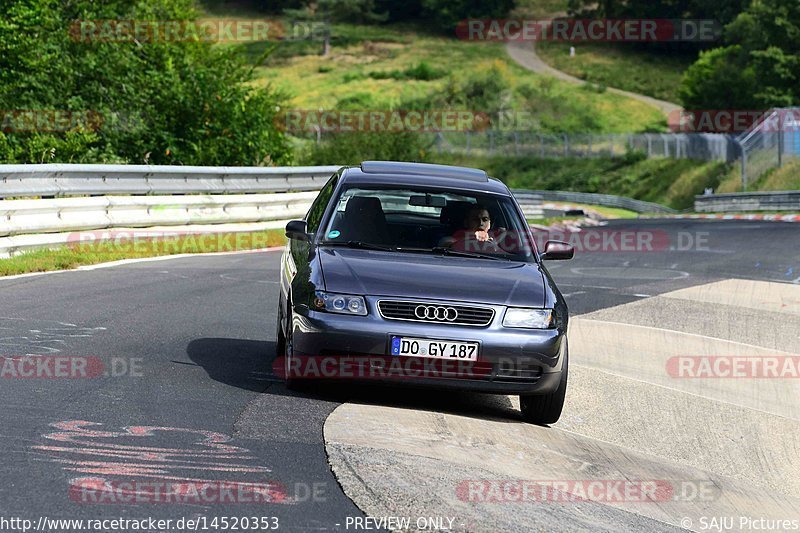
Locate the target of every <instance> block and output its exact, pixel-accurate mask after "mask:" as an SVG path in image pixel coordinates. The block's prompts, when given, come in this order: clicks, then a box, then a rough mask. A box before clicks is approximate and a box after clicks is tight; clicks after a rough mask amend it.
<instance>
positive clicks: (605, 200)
mask: <svg viewBox="0 0 800 533" xmlns="http://www.w3.org/2000/svg"><path fill="white" fill-rule="evenodd" d="M512 192H513V193H514V196H516V197H517V199H518V201H520V202H521V200H519V199H520V198H524V197H525V196H526V195H535V196H538V197H539V198H541V199H542V200H544V201H546V202H572V203H576V204H589V205H602V206H606V207H619V208H622V209H627V210H629V211H633V212H635V213H677V212H678V211H676V210H675V209H672V208H669V207H666V206H664V205H661V204H654V203H652V202H643V201H641V200H634V199H632V198H624V197H622V196H614V195H612V194H597V193H586V192H569V191H528V190H520V189H515V190H514V191H512Z"/></svg>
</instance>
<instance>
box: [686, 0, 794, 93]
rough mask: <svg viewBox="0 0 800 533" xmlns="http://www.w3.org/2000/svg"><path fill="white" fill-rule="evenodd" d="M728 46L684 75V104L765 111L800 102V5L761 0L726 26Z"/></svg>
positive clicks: (790, 0) (788, 0)
mask: <svg viewBox="0 0 800 533" xmlns="http://www.w3.org/2000/svg"><path fill="white" fill-rule="evenodd" d="M725 40H726V43H727V46H725V47H723V48H720V49H717V50H713V51H711V52H708V53H706V54H703V55H702V56H701V57H700V59H699V60H698V61H697V62H696V63H695V64H694V65H692V66H691V67H690V68H689V70H688V71H687V72H686V75H685V76H684V79H683V82H682V85H681V100H682V102H683V104H684V106H686V107H694V108H704V107H708V108H720V107H722V106H723V103H724V105H726V106H730V107H733V108H740V109H750V108H754V109H763V108H768V107H773V106H789V105H797V104H798V103H800V3H798V2H797V0H759V1H757V2H754V3H753V4H752V5H751V6H750V7H749V8H748V9H747V10H746V11H744V12H743V13H740V14H739V15H738V16H737V17H736V19H735V20H734V21H733V22H731V23H730V24H729V25H728V26H727V27H726V29H725Z"/></svg>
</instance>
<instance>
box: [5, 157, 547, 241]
mask: <svg viewBox="0 0 800 533" xmlns="http://www.w3.org/2000/svg"><path fill="white" fill-rule="evenodd" d="M338 168H339V166H318V167H272V168H270V167H265V168H261V167H256V168H233V167H177V166H158V167H156V166H137V165H0V198H4V199H0V256H6V255H9V253H16V252H19V251H25V250H31V249H36V248H49V247H54V246H59V245H63V244H66V243H68V242H72V241H74V240H83V239H84V237H91V238H94V237H97V236H96V235H95V236H94V237H93V236H91V235H90V236H86V235H79V233H80V232H91V231H94V230H107V229H119V228H153V227H166V228H172V229H174V230H175V231H186V232H189V231H194V230H195V228H200V227H202V228H203V229H202V231H203V232H225V231H244V230H243V229H242V225H246V224H261V225H265V224H266V225H269V226H270V227H279V226H280V225H281V224H282V223H285V222H286V221H287V220H290V219H292V218H300V217H302V216H303V215H304V214H305V213H306V211H307V210H308V207H309V206H310V204H311V202H312V200H313V199H314V197H315V196H316V191H317V190H319V188H320V187H321V186H322V185H323V184H324V183H325V182H326V181H327V180H328V178H329V177H330V176H331V175H332V174H333V173H334V172H335V171H336V170H337V169H338ZM245 193H249V194H245ZM8 198H24V199H8ZM520 204H521V207H522V208H523V212H524V213H525V214H526V216H528V217H534V218H535V217H541V216H542V209H541V201H540V200H538V199H537V197H532V196H526V197H525V198H524V199H523V200H522V201H520ZM97 238H101V237H97Z"/></svg>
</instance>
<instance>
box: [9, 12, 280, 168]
mask: <svg viewBox="0 0 800 533" xmlns="http://www.w3.org/2000/svg"><path fill="white" fill-rule="evenodd" d="M0 13H3V17H2V18H0V109H2V110H71V111H76V112H83V111H92V112H93V113H96V114H97V116H99V117H100V121H99V124H93V125H92V126H98V127H97V128H95V127H88V128H85V129H83V130H81V128H76V129H75V130H74V131H71V132H67V133H64V132H52V133H48V132H44V131H39V132H21V131H14V130H15V128H14V126H13V124H8V123H6V124H5V127H6V132H5V133H4V134H3V133H0V161H2V162H8V163H12V162H13V163H40V162H128V163H154V164H197V165H260V164H270V163H276V164H283V163H288V162H290V161H291V152H290V149H289V146H288V144H287V142H286V139H285V137H284V136H283V134H282V133H281V132H279V131H278V130H277V129H276V128H275V126H274V123H273V117H274V115H275V113H276V109H277V106H278V105H279V104H280V102H281V98H280V96H279V95H277V94H276V93H275V92H273V91H272V90H270V89H268V88H267V89H261V90H258V91H254V90H252V89H251V88H250V87H248V86H247V85H246V84H245V82H246V81H247V80H248V79H249V74H250V70H249V69H250V67H247V66H246V65H245V64H244V63H243V62H242V61H241V60H240V59H239V58H238V56H236V55H234V53H233V52H230V51H225V50H223V49H221V48H219V47H214V46H212V45H211V44H210V43H204V42H198V41H193V42H163V41H162V42H157V41H151V42H113V41H112V42H101V41H98V40H93V41H89V42H79V41H78V40H76V39H75V38H74V37H73V36H71V34H70V30H71V24H72V21H81V20H108V19H118V20H159V21H176V20H192V19H193V18H195V17H196V16H197V14H196V12H195V11H194V8H193V7H192V2H191V0H139V1H138V2H133V3H128V2H121V1H119V2H110V3H105V2H104V3H95V2H92V1H90V0H74V1H72V2H61V1H58V0H21V1H12V0H0ZM9 130H11V131H9Z"/></svg>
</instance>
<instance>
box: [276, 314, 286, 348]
mask: <svg viewBox="0 0 800 533" xmlns="http://www.w3.org/2000/svg"><path fill="white" fill-rule="evenodd" d="M281 315H282V313H281V310H280V309H278V327H277V331H276V333H275V358H276V359H277V358H278V357H286V335H284V334H283V328H282V327H281Z"/></svg>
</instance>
